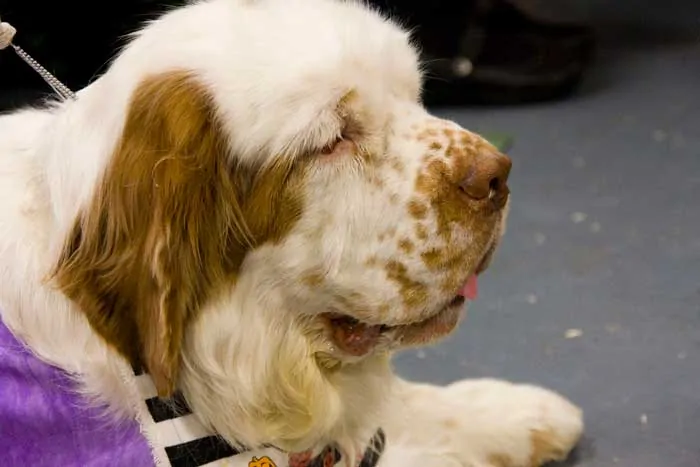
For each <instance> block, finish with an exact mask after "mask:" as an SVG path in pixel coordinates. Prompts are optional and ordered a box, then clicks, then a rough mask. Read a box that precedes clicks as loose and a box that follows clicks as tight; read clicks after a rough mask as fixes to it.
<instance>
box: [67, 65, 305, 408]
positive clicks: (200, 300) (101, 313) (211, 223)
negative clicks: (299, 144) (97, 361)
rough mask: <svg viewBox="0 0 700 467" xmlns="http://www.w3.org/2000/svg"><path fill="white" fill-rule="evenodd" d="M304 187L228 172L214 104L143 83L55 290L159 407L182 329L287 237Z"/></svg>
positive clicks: (293, 176) (291, 172) (167, 80)
mask: <svg viewBox="0 0 700 467" xmlns="http://www.w3.org/2000/svg"><path fill="white" fill-rule="evenodd" d="M280 160H282V159H280ZM302 183H303V168H301V166H292V165H291V163H287V162H284V163H280V164H278V165H274V166H272V167H270V168H268V169H265V170H253V169H247V168H245V167H241V166H240V165H239V164H236V163H235V155H233V154H231V153H230V150H229V144H228V140H227V137H226V135H225V134H224V132H223V131H222V129H221V126H220V125H219V122H218V116H217V114H216V108H215V106H214V104H213V101H212V100H211V98H210V96H209V95H208V93H207V91H206V90H205V88H204V87H203V86H202V85H200V84H199V83H198V82H197V81H196V80H195V79H194V78H193V77H192V76H191V75H190V74H189V73H187V72H173V73H166V74H161V75H157V76H153V77H150V78H148V79H146V80H145V81H143V82H142V83H141V84H140V85H139V86H138V87H137V88H136V90H135V91H134V93H133V95H132V99H131V102H130V104H129V107H128V110H127V115H126V120H125V122H124V129H123V132H122V134H121V137H120V138H119V140H118V141H117V144H116V146H115V148H114V151H113V154H112V156H111V159H110V160H109V163H108V166H107V168H106V170H105V173H104V175H103V177H102V180H101V181H100V183H99V184H98V185H97V187H96V189H95V193H94V195H93V198H92V201H91V202H90V204H89V206H87V208H86V209H85V210H84V211H83V212H81V213H80V215H79V216H78V218H77V219H76V220H75V223H74V225H73V228H72V230H71V232H70V234H69V236H68V238H67V239H66V240H65V248H64V251H63V253H62V255H61V257H60V259H59V261H58V263H57V265H56V267H55V271H54V278H55V280H56V282H57V284H58V286H59V288H60V290H61V291H62V292H63V293H65V294H66V295H67V296H68V297H69V298H70V299H71V300H73V301H74V302H75V303H76V304H77V305H78V307H79V308H80V310H82V312H83V313H85V315H86V316H87V319H88V321H89V322H90V324H91V326H92V327H93V328H94V329H95V330H96V331H97V332H98V333H99V334H100V335H101V336H102V337H103V338H104V339H105V340H106V341H107V342H108V343H109V344H110V345H112V346H113V347H115V348H116V349H117V350H118V351H119V352H120V353H121V354H123V355H124V356H125V357H126V358H128V359H129V360H130V361H131V362H132V363H133V364H141V363H143V364H145V365H146V367H147V369H148V371H149V373H150V374H151V376H152V377H153V379H154V381H155V383H156V386H157V388H158V392H159V394H161V395H168V394H169V393H171V392H172V390H173V389H174V387H175V385H176V384H177V378H178V369H179V363H180V347H181V345H182V339H183V335H184V332H185V328H186V326H187V324H188V323H189V322H190V320H191V319H192V318H193V316H194V315H195V314H196V313H197V312H198V311H199V309H200V308H201V306H202V305H203V304H204V303H205V302H206V301H207V300H208V299H209V297H211V295H212V294H213V293H215V291H216V290H217V289H219V288H220V287H222V286H223V285H224V284H225V283H226V282H233V281H235V279H236V276H237V273H238V271H239V268H240V265H241V263H242V261H243V259H244V257H245V255H246V254H247V252H248V251H250V250H251V249H253V248H256V247H257V246H259V245H262V244H264V243H267V242H275V241H278V240H280V239H282V238H284V237H285V235H286V234H287V232H289V230H290V229H291V228H292V227H293V225H294V224H295V222H296V220H297V219H298V218H299V217H300V215H301V212H302Z"/></svg>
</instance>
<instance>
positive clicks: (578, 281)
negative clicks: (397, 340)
mask: <svg viewBox="0 0 700 467" xmlns="http://www.w3.org/2000/svg"><path fill="white" fill-rule="evenodd" d="M550 3H554V2H550ZM568 3H570V4H573V3H575V2H568ZM579 3H580V2H579ZM606 3H607V4H609V5H606ZM620 3H622V2H603V1H598V2H591V3H588V4H586V5H585V7H586V8H583V10H586V11H585V13H587V14H588V15H589V17H591V18H592V20H593V21H595V22H596V24H598V25H599V28H600V30H601V36H600V37H601V41H602V45H601V50H600V53H599V57H598V61H597V63H596V65H595V66H594V67H593V69H592V70H591V75H590V76H589V77H588V79H587V81H586V84H585V86H584V89H583V90H582V92H581V93H580V95H578V96H577V97H576V98H574V99H571V100H567V101H565V102H559V103H554V104H546V105H537V106H529V107H524V108H520V109H490V110H489V109H468V110H459V109H453V110H444V111H442V112H440V113H441V114H442V115H445V116H448V117H451V118H454V119H456V120H457V121H458V122H460V123H461V124H463V125H464V126H466V127H467V128H470V129H474V130H477V131H491V130H500V131H506V132H510V133H512V134H514V135H515V137H516V139H515V146H514V148H513V149H512V150H511V155H512V157H513V160H514V167H513V171H512V174H511V188H512V191H513V194H514V198H513V207H512V211H511V212H512V214H511V218H510V219H511V221H510V224H509V225H510V227H509V230H508V233H507V235H506V237H505V239H504V245H503V247H502V249H501V250H500V253H499V255H498V257H497V260H496V261H495V263H494V264H493V265H492V267H491V269H490V270H489V271H488V272H487V273H486V274H485V275H484V277H483V279H482V281H481V284H480V285H481V294H480V298H479V299H478V301H477V302H476V303H474V304H473V305H472V306H471V308H470V312H469V317H468V319H467V320H466V322H465V323H464V325H463V327H462V328H461V329H460V330H459V331H458V332H457V334H456V335H455V336H453V337H452V338H451V339H450V340H449V341H447V342H445V343H444V344H442V345H440V346H438V347H436V348H432V349H428V350H424V351H420V352H408V353H406V354H403V355H401V356H400V357H399V358H398V360H397V366H398V368H399V371H400V372H401V373H402V374H403V375H405V376H407V377H409V378H411V379H421V380H429V381H434V382H448V381H452V380H455V379H458V378H462V377H481V376H494V377H501V378H507V379H511V380H516V381H525V382H532V383H536V384H541V385H544V386H548V387H551V388H554V389H556V390H558V391H560V392H562V393H563V394H565V395H567V396H568V397H570V398H571V399H573V400H574V401H575V402H576V403H578V404H579V405H581V406H582V407H583V409H584V410H585V416H586V423H587V429H586V433H587V434H586V437H587V438H586V441H585V443H584V444H583V446H582V447H581V449H580V451H579V452H578V456H577V459H575V460H574V461H572V462H570V463H569V464H568V465H578V466H590V467H593V466H596V467H597V466H619V467H698V466H700V3H697V4H696V5H697V6H695V7H693V8H690V7H688V6H684V5H683V3H684V2H679V1H671V2H650V1H644V2H627V3H629V5H627V9H626V10H624V9H623V8H624V6H620ZM632 4H634V5H632ZM670 5H671V6H670ZM575 6H578V7H581V5H575ZM559 8H560V9H562V8H564V7H562V6H561V4H560V5H559ZM669 8H671V10H669ZM673 8H676V9H675V10H673Z"/></svg>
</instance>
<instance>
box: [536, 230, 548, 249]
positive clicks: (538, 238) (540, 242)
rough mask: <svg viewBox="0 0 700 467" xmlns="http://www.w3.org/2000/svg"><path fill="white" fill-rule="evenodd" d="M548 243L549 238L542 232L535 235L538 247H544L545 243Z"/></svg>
mask: <svg viewBox="0 0 700 467" xmlns="http://www.w3.org/2000/svg"><path fill="white" fill-rule="evenodd" d="M546 241H547V236H546V235H545V234H543V233H542V232H537V233H535V243H536V244H537V245H538V246H542V245H544V242H546Z"/></svg>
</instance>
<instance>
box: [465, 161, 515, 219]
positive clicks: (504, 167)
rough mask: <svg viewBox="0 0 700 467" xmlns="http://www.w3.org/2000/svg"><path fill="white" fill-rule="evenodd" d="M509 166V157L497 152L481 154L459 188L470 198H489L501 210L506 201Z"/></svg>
mask: <svg viewBox="0 0 700 467" xmlns="http://www.w3.org/2000/svg"><path fill="white" fill-rule="evenodd" d="M511 165H512V162H511V161H510V157H508V156H506V155H504V154H501V153H499V152H489V153H486V154H481V155H479V156H477V158H476V161H475V162H474V164H473V165H472V167H471V168H470V170H469V172H468V173H467V176H466V177H465V178H464V179H463V180H462V181H461V182H460V184H459V188H460V189H461V190H462V191H463V192H464V193H466V194H467V195H468V196H469V197H470V198H473V199H475V200H482V199H485V198H489V199H490V200H491V201H492V202H493V203H494V204H495V205H496V207H498V208H502V207H503V206H504V205H505V203H506V201H507V199H508V193H509V190H508V185H507V184H506V182H507V181H508V175H509V174H510V167H511Z"/></svg>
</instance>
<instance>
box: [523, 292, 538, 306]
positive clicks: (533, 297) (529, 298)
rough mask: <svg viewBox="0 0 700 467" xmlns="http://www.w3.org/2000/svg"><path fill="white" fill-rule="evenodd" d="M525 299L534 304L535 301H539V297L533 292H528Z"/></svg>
mask: <svg viewBox="0 0 700 467" xmlns="http://www.w3.org/2000/svg"><path fill="white" fill-rule="evenodd" d="M525 300H526V301H527V303H529V304H530V305H534V304H535V303H537V302H538V301H539V299H538V298H537V295H535V294H534V293H531V294H529V295H528V296H527V297H526V298H525Z"/></svg>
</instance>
